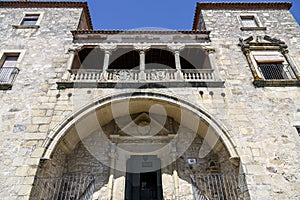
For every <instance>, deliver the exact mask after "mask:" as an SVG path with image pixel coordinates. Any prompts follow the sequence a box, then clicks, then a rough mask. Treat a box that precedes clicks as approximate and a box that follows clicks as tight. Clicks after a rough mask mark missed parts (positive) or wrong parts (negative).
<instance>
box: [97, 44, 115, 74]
mask: <svg viewBox="0 0 300 200" xmlns="http://www.w3.org/2000/svg"><path fill="white" fill-rule="evenodd" d="M116 47H117V45H111V44H103V45H100V48H101V49H102V50H104V62H103V68H102V69H103V72H102V75H101V77H102V78H103V79H104V80H106V79H107V69H108V66H109V58H110V55H111V53H112V51H113V50H115V49H116Z"/></svg>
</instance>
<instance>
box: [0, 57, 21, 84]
mask: <svg viewBox="0 0 300 200" xmlns="http://www.w3.org/2000/svg"><path fill="white" fill-rule="evenodd" d="M18 58H19V54H18V53H16V54H3V56H2V58H1V63H2V64H1V67H0V89H10V88H11V86H12V84H13V82H14V80H15V77H16V75H17V74H18V72H19V69H18V68H17V67H16V64H17V61H18Z"/></svg>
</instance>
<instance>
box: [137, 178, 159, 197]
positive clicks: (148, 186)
mask: <svg viewBox="0 0 300 200" xmlns="http://www.w3.org/2000/svg"><path fill="white" fill-rule="evenodd" d="M140 191H141V199H142V200H144V199H145V200H146V199H147V200H148V199H149V200H150V199H151V200H152V199H157V172H147V173H141V174H140Z"/></svg>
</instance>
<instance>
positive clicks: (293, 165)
mask: <svg viewBox="0 0 300 200" xmlns="http://www.w3.org/2000/svg"><path fill="white" fill-rule="evenodd" d="M19 4H22V5H25V6H23V7H19V6H18V5H19ZM26 4H27V3H26V2H22V3H21V2H20V3H15V5H13V6H7V5H2V7H0V30H1V33H2V34H1V38H0V51H1V52H4V53H5V52H21V53H22V59H21V61H20V62H19V63H18V66H17V67H18V68H19V69H20V72H19V74H18V76H17V78H16V80H15V82H14V83H13V87H12V89H11V90H0V95H1V107H0V124H1V126H0V135H1V137H0V159H1V161H2V163H1V164H0V165H1V167H0V174H1V178H0V198H1V199H30V198H31V199H35V198H34V197H33V196H31V197H30V194H34V192H35V191H34V187H33V184H34V182H35V176H39V177H61V176H63V175H74V174H93V175H96V179H95V182H96V186H95V189H96V190H95V191H97V192H95V194H94V199H101V200H102V199H124V196H125V190H126V189H125V182H126V173H125V172H124V171H122V170H121V169H119V168H117V167H116V166H115V165H118V164H119V165H122V166H123V167H125V166H126V159H129V158H130V156H132V155H131V154H129V155H127V154H126V156H127V157H126V156H124V157H122V156H121V155H122V154H121V152H120V149H115V148H114V147H113V146H114V145H115V144H117V145H115V146H116V147H121V150H122V149H129V150H130V147H132V146H134V147H139V145H141V147H140V148H141V149H143V148H146V147H147V148H149V149H151V147H153V148H156V147H157V146H158V147H161V146H164V145H166V146H167V147H168V150H167V151H164V152H163V153H161V154H158V157H159V158H161V160H162V163H163V162H169V163H168V164H166V165H165V166H163V167H162V169H161V176H162V192H163V196H164V199H170V200H171V199H182V200H183V199H192V198H193V190H192V187H191V180H190V178H191V177H190V175H193V176H194V177H195V179H196V180H197V177H199V176H200V175H201V174H212V173H222V174H239V173H245V175H246V181H247V186H248V190H249V194H250V197H251V199H298V198H299V197H300V193H299V191H300V186H299V180H300V176H299V159H300V157H299V153H298V152H299V151H300V145H299V144H300V143H299V135H298V134H297V130H296V128H295V126H300V112H299V110H300V108H299V105H300V90H299V87H297V86H291V87H255V86H254V85H253V80H254V78H253V75H252V73H251V70H250V67H249V63H248V62H247V58H246V56H245V55H244V53H243V51H242V49H241V46H239V41H240V38H243V39H246V38H248V37H249V36H253V37H254V38H256V37H257V36H264V35H268V36H270V37H274V38H277V39H280V40H282V41H284V42H285V44H286V45H287V47H288V50H289V56H290V57H291V59H292V60H293V62H294V64H295V65H296V66H297V67H298V69H300V47H299V45H298V44H299V42H300V41H299V40H300V28H299V25H298V24H297V22H296V21H295V20H294V18H293V17H292V15H291V13H290V12H289V10H288V9H287V8H281V7H280V5H282V4H278V9H276V6H275V8H273V9H270V8H268V9H263V8H264V6H266V7H268V5H269V4H261V5H260V6H261V8H259V9H258V8H255V9H249V10H248V9H246V8H245V7H239V6H237V8H235V9H230V6H232V5H231V4H228V5H229V6H228V5H227V4H212V5H211V6H210V7H209V6H208V7H205V6H203V5H202V6H203V8H201V4H198V6H197V12H196V16H195V17H196V18H197V17H199V19H200V20H198V24H199V25H197V24H194V29H202V28H203V27H205V28H206V30H208V31H211V32H210V33H209V39H207V38H206V36H207V34H208V33H206V32H205V31H202V32H201V31H199V32H197V33H195V34H194V33H189V34H182V33H180V34H178V33H174V32H171V33H164V34H162V33H157V32H156V33H147V34H146V36H145V34H144V33H134V32H133V33H128V34H119V36H114V35H113V36H111V35H109V34H107V33H102V32H101V33H93V34H94V35H93V36H90V37H86V38H85V37H84V36H85V35H84V34H83V37H82V38H80V36H81V35H79V34H78V33H77V34H78V35H76V33H75V34H74V33H73V35H75V36H74V38H75V40H73V39H74V38H73V36H72V33H71V32H70V31H71V30H72V31H73V30H76V29H77V28H78V27H81V28H83V29H88V28H91V27H88V26H89V25H88V20H89V19H88V17H87V16H88V14H87V10H86V7H85V4H77V3H67V4H66V5H64V4H63V5H60V6H53V7H51V6H50V7H49V5H52V4H51V3H50V4H49V5H48V4H47V6H45V5H44V4H43V6H41V5H42V4H41V5H39V4H34V5H31V4H30V5H29V4H27V6H26ZM53 4H55V3H53ZM78 5H79V6H78ZM224 5H225V6H224ZM226 5H227V7H226ZM276 5H277V4H276ZM248 6H249V7H250V6H251V4H249V5H248ZM26 12H33V13H35V12H39V13H42V15H40V16H42V19H41V23H40V24H39V27H35V28H20V27H18V26H13V25H19V24H20V22H21V20H22V17H23V16H24V13H26ZM241 15H251V16H252V15H253V16H256V17H257V18H258V19H259V21H260V23H261V24H262V26H263V27H265V28H266V29H265V30H241V20H240V16H241ZM195 21H196V22H197V20H195ZM143 34H144V35H143ZM128 35H129V36H128ZM141 35H143V37H142V36H141ZM204 36H205V37H204ZM76 37H77V38H76ZM110 37H111V38H110ZM203 37H204V39H203ZM95 38H96V39H95ZM103 38H105V39H103ZM120 38H121V39H122V41H121V42H120V41H119V40H121V39H120ZM145 38H146V39H147V42H148V43H150V44H153V43H155V42H156V43H160V44H163V45H165V46H168V45H173V46H172V47H171V48H170V49H172V48H173V49H177V50H178V51H179V50H180V48H177V47H176V45H174V44H172V41H176V42H177V43H180V44H181V45H183V46H184V45H185V44H189V45H191V43H193V44H195V45H198V46H200V47H201V48H203V49H205V51H207V52H209V53H212V54H213V57H209V58H210V59H211V60H213V61H211V62H213V63H214V67H215V72H217V73H216V74H214V75H215V76H216V77H217V79H218V80H215V82H218V84H212V86H211V87H210V85H209V84H206V86H203V85H202V86H201V85H200V84H198V85H196V86H195V85H193V84H189V83H187V84H185V85H184V84H182V85H181V87H178V86H177V87H173V86H174V84H173V85H172V84H170V87H166V88H161V87H148V88H147V87H146V88H138V87H137V86H140V85H133V86H132V87H123V86H124V85H125V86H126V84H124V85H122V84H120V85H119V86H121V88H120V87H111V85H109V87H105V84H102V85H101V86H100V87H98V85H96V84H95V83H94V82H92V83H89V84H86V82H87V81H86V82H81V83H74V84H73V86H72V87H70V85H71V84H65V82H66V80H67V78H66V77H67V76H68V75H69V74H68V69H69V70H70V69H71V66H72V63H74V62H73V59H74V57H72V50H71V51H70V50H69V49H82V48H83V47H84V46H93V45H100V47H101V48H102V47H103V46H105V45H107V43H108V41H113V42H114V43H118V44H119V43H125V44H126V45H133V46H134V45H136V46H137V44H138V45H140V43H141V41H143V40H145ZM149 38H150V40H149ZM199 38H200V39H199ZM114 40H115V41H114ZM149 41H150V42H149ZM164 41H166V42H165V43H164ZM101 45H102V46H101ZM110 45H112V44H110ZM146 46H147V45H146ZM106 47H107V46H106ZM141 48H143V46H142V47H141V46H140V47H139V48H138V49H139V51H140V52H141ZM148 48H149V47H148ZM143 51H144V50H142V53H140V56H141V58H142V56H143V53H144V52H143ZM145 52H146V53H147V51H146V50H145ZM173 52H174V54H176V51H173ZM109 53H111V52H109ZM20 55H21V54H20ZM106 55H108V53H107V54H106ZM104 62H105V58H104ZM177 63H178V60H177ZM179 77H180V74H179ZM180 80H181V79H180ZM104 81H105V80H104ZM118 81H119V82H121V83H122V80H118ZM182 82H183V81H178V83H182ZM184 83H186V82H184ZM206 83H207V82H206ZM58 85H59V86H65V85H67V86H68V87H66V88H65V87H60V88H59V87H58ZM103 85H104V86H103ZM116 85H117V86H118V84H116ZM179 85H180V84H179ZM207 85H208V86H207ZM127 99H130V100H128V105H127V104H123V103H124V102H125V103H127V102H126V100H127ZM156 103H157V104H159V105H162V106H163V107H164V109H165V112H166V114H167V116H168V119H172V120H173V121H172V120H169V121H168V123H165V124H161V123H159V122H161V121H160V120H157V121H158V123H156V124H155V125H153V126H154V128H155V127H156V126H158V127H160V130H163V132H159V134H158V137H161V140H160V141H159V142H158V140H157V139H153V140H146V139H145V140H144V141H143V140H142V139H140V138H139V137H138V138H135V137H134V136H136V135H133V137H134V138H133V139H132V138H130V137H128V135H126V131H125V133H124V132H123V133H122V132H120V131H117V128H115V127H117V126H116V125H118V121H117V120H116V119H119V118H120V119H121V118H122V117H124V116H126V112H125V111H126V109H125V107H124V105H125V106H126V105H127V106H128V107H129V108H128V110H129V112H130V115H131V117H132V118H131V119H136V121H135V120H133V121H134V123H135V124H139V123H141V124H142V123H146V125H145V126H147V125H148V124H147V123H149V121H147V120H148V118H149V116H148V115H150V114H149V109H150V108H151V106H153V105H155V104H156ZM111 105H113V106H111ZM147 109H148V111H147ZM155 112H156V114H157V113H160V111H155ZM143 113H146V114H143ZM181 116H184V118H181ZM154 118H155V117H154ZM154 118H151V119H154ZM155 119H156V118H155ZM158 119H160V118H159V117H158ZM199 119H200V120H199ZM76 120H77V121H76ZM114 120H115V121H114ZM124 120H125V121H126V119H124ZM124 120H121V121H122V122H123V121H124ZM95 121H97V123H98V124H97V123H96V122H95ZM171 121H172V122H171ZM95 124H96V125H95ZM128 124H129V125H130V123H128ZM195 124H196V125H195ZM126 125H127V124H126ZM129 125H128V126H126V127H129V128H130V126H129ZM181 125H182V127H181ZM142 127H144V125H143V126H142ZM152 128H153V127H152ZM181 128H182V129H181ZM99 129H103V132H104V133H105V134H102V135H101V137H99V136H98V135H97V133H98V132H99ZM124 130H125V129H124ZM130 130H133V129H130ZM210 130H212V131H210ZM97 131H98V132H97ZM143 131H144V129H143V128H141V129H140V132H139V133H143ZM133 132H134V131H133ZM176 133H177V135H178V137H176V136H174V135H176ZM181 133H183V134H181ZM210 135H213V136H214V135H216V137H217V139H216V141H215V142H216V144H214V147H211V149H210V148H209V146H207V147H208V150H209V151H208V154H207V155H206V156H205V157H204V158H202V157H201V158H200V157H199V152H200V149H202V147H203V146H205V145H204V143H205V142H208V143H209V142H210V141H213V140H214V138H213V136H212V138H209V137H208V136H210ZM106 136H107V138H110V140H111V141H112V142H111V143H110V142H109V141H106V140H105V139H106ZM142 136H144V135H142ZM146 136H147V135H146ZM206 136H207V137H206ZM174 137H175V138H176V140H173V138H174ZM124 141H127V144H126V142H124ZM145 141H147V142H145ZM172 142H174V144H173V143H172ZM86 144H89V145H88V146H86ZM118 145H119V146H118ZM122 145H124V146H122ZM159 145H161V146H159ZM210 150H211V151H210ZM151 152H152V151H151ZM178 152H181V154H180V153H178ZM178 154H180V155H178ZM164 158H168V159H169V160H170V161H169V160H168V161H165V160H164ZM189 158H196V164H193V165H192V164H188V163H187V160H188V159H189ZM120 163H121V164H120ZM35 186H36V185H35ZM247 198H248V197H247Z"/></svg>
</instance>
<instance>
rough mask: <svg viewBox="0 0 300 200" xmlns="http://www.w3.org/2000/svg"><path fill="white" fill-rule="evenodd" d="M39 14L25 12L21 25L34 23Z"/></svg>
mask: <svg viewBox="0 0 300 200" xmlns="http://www.w3.org/2000/svg"><path fill="white" fill-rule="evenodd" d="M39 17H40V14H26V15H25V16H24V18H23V20H22V23H21V25H36V24H37V21H38V19H39Z"/></svg>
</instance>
